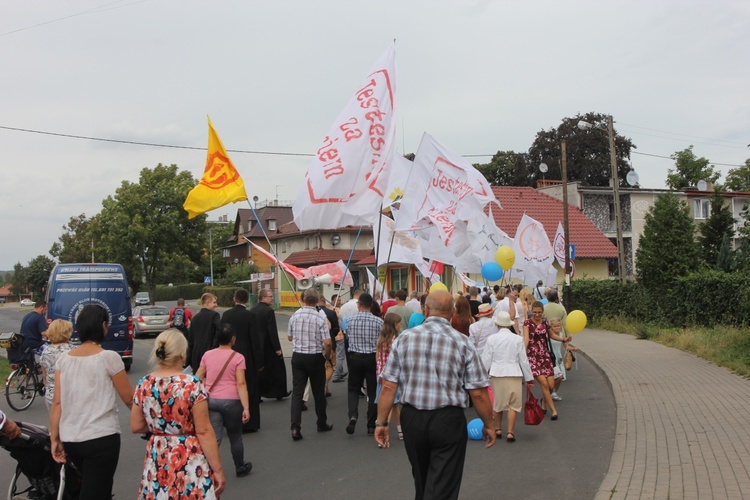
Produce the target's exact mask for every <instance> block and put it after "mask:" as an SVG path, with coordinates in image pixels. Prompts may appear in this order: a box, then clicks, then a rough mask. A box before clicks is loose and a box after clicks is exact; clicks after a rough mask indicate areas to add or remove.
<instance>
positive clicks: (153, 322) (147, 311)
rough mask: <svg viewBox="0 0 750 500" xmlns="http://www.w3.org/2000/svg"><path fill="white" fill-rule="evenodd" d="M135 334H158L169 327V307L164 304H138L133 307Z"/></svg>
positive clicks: (136, 335)
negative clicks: (163, 305)
mask: <svg viewBox="0 0 750 500" xmlns="http://www.w3.org/2000/svg"><path fill="white" fill-rule="evenodd" d="M133 326H134V330H133V335H134V336H135V338H138V337H141V336H144V335H149V334H153V335H157V334H159V333H161V332H163V331H164V330H166V329H167V328H169V309H167V308H166V307H162V306H137V307H136V308H135V309H133Z"/></svg>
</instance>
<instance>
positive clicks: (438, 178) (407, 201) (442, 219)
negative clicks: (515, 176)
mask: <svg viewBox="0 0 750 500" xmlns="http://www.w3.org/2000/svg"><path fill="white" fill-rule="evenodd" d="M492 201H496V200H495V196H494V194H493V192H492V188H490V185H489V183H488V182H487V180H486V179H485V178H484V176H483V175H482V174H480V173H479V171H478V170H477V169H475V168H474V167H473V166H472V165H471V164H470V163H469V162H467V161H466V160H465V159H463V158H462V157H461V155H459V154H458V153H455V152H453V151H451V150H450V149H448V148H446V147H444V146H442V145H441V144H439V143H438V142H437V141H436V140H435V139H434V138H433V137H432V136H430V135H429V134H426V133H425V134H424V135H423V136H422V141H421V142H420V144H419V149H418V150H417V154H416V158H415V159H414V164H413V165H412V168H411V175H410V176H409V181H408V183H407V186H406V191H405V192H404V199H403V200H402V201H401V210H400V215H399V218H398V223H397V226H396V229H397V230H400V231H404V230H416V229H422V228H425V227H427V226H429V225H434V226H435V227H437V228H438V233H439V235H440V238H441V239H442V240H443V241H444V243H445V245H446V246H449V247H450V246H451V245H452V244H453V245H454V250H453V251H454V254H457V255H459V254H460V253H462V251H463V250H465V248H467V247H468V246H469V245H470V243H469V242H468V241H455V240H459V239H461V238H462V237H464V238H465V237H466V233H465V232H463V233H462V231H461V230H460V227H459V226H458V222H459V221H464V223H465V222H466V221H468V220H469V219H471V218H472V217H474V216H475V215H476V214H477V213H481V212H483V210H484V207H485V205H487V203H489V202H492ZM462 248H463V250H462Z"/></svg>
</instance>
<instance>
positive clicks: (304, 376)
mask: <svg viewBox="0 0 750 500" xmlns="http://www.w3.org/2000/svg"><path fill="white" fill-rule="evenodd" d="M308 379H310V389H311V390H312V395H313V398H315V414H316V415H317V416H318V422H317V424H318V427H323V426H325V425H327V424H328V417H327V416H326V359H325V358H324V357H323V353H318V354H301V353H298V352H293V353H292V429H300V428H301V427H302V395H303V394H304V393H305V386H306V385H307V380H308Z"/></svg>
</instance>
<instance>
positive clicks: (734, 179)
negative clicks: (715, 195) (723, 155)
mask: <svg viewBox="0 0 750 500" xmlns="http://www.w3.org/2000/svg"><path fill="white" fill-rule="evenodd" d="M724 189H727V190H729V191H750V158H748V159H747V160H745V164H744V165H742V166H741V167H737V168H733V169H730V170H729V172H727V180H726V183H725V184H724Z"/></svg>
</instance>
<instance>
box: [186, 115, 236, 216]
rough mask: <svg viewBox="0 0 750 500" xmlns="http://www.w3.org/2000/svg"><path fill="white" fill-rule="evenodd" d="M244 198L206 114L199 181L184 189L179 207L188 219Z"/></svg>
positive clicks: (229, 161)
mask: <svg viewBox="0 0 750 500" xmlns="http://www.w3.org/2000/svg"><path fill="white" fill-rule="evenodd" d="M246 200H247V193H246V192H245V183H244V182H242V177H240V174H239V172H237V169H236V168H234V164H233V163H232V160H230V159H229V155H227V152H226V150H225V149H224V145H223V144H222V143H221V139H219V136H218V134H217V133H216V131H215V130H214V126H213V124H212V123H211V119H210V118H209V119H208V152H207V154H206V168H205V169H204V170H203V177H201V180H200V182H199V183H198V185H197V186H195V187H194V188H193V189H192V190H191V191H190V192H189V193H188V195H187V198H185V203H184V204H183V205H182V207H183V208H184V209H185V211H187V213H188V219H192V218H194V217H197V216H198V215H201V214H204V213H206V212H208V211H210V210H215V209H217V208H220V207H223V206H224V205H228V204H229V203H235V202H238V201H246Z"/></svg>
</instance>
